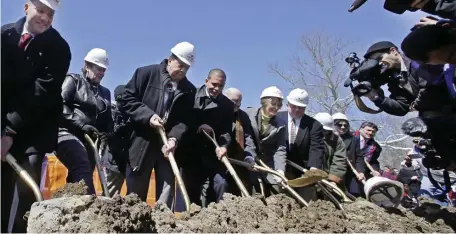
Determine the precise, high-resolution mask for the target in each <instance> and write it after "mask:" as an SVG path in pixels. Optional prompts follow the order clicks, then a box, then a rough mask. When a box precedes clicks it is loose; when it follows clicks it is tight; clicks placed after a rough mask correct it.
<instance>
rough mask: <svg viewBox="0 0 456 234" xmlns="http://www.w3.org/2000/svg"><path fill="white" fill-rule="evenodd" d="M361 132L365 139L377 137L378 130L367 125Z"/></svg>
mask: <svg viewBox="0 0 456 234" xmlns="http://www.w3.org/2000/svg"><path fill="white" fill-rule="evenodd" d="M359 132H360V133H361V136H363V137H364V139H372V138H374V137H375V133H376V132H377V130H375V128H373V127H369V126H366V127H364V128H361V129H360V130H359Z"/></svg>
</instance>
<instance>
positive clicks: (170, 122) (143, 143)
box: [116, 59, 196, 170]
mask: <svg viewBox="0 0 456 234" xmlns="http://www.w3.org/2000/svg"><path fill="white" fill-rule="evenodd" d="M167 64H168V60H166V59H165V60H163V61H162V62H161V63H160V64H154V65H149V66H145V67H140V68H138V69H136V71H135V73H134V74H133V77H132V78H131V80H130V81H128V83H127V84H126V85H125V88H124V91H123V92H122V94H121V95H120V98H119V99H117V98H116V100H117V105H118V106H119V109H121V110H122V111H124V112H125V113H126V114H127V115H128V116H129V117H130V120H131V123H132V127H133V133H132V136H131V145H130V149H129V163H130V166H131V167H132V168H133V170H139V169H140V166H141V164H142V161H143V158H144V156H145V155H146V153H147V149H148V148H149V146H154V147H160V148H161V146H162V145H163V143H162V141H161V138H160V135H159V134H158V131H157V130H156V129H154V128H152V127H151V126H150V124H149V122H150V118H151V117H152V116H153V115H154V114H157V115H159V116H160V117H161V118H162V119H163V118H164V114H165V112H166V109H169V110H170V111H169V117H168V119H167V121H166V123H165V130H166V133H167V135H168V137H169V138H171V137H174V138H176V139H177V142H178V147H179V141H180V140H181V137H182V135H183V134H184V133H185V132H186V131H187V129H188V128H189V126H192V125H193V123H194V122H193V116H192V107H193V103H194V100H195V89H196V88H195V86H194V85H193V84H192V83H191V82H190V81H189V80H188V79H187V78H185V79H183V80H181V81H180V82H179V83H178V85H177V89H176V90H175V92H174V97H173V99H172V103H171V105H170V106H169V108H165V104H164V96H165V85H166V84H167V83H168V82H170V81H171V77H170V75H169V73H168V71H167V70H166V66H167Z"/></svg>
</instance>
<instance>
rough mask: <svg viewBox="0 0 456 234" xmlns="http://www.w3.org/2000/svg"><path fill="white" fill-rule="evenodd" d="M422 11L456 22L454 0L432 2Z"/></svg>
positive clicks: (434, 0) (433, 0)
mask: <svg viewBox="0 0 456 234" xmlns="http://www.w3.org/2000/svg"><path fill="white" fill-rule="evenodd" d="M421 10H422V11H424V12H426V13H429V14H433V15H438V16H440V17H442V18H448V19H452V20H456V1H454V0H431V1H429V2H428V3H427V4H426V5H425V6H424V7H423V8H422V9H421Z"/></svg>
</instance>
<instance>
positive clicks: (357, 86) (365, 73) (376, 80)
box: [344, 52, 387, 96]
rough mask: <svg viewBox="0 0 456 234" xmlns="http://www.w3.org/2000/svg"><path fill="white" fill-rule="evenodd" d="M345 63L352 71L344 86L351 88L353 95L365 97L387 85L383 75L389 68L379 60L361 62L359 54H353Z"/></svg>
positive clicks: (368, 59)
mask: <svg viewBox="0 0 456 234" xmlns="http://www.w3.org/2000/svg"><path fill="white" fill-rule="evenodd" d="M345 62H346V63H348V64H349V65H350V67H351V68H352V70H351V71H350V75H349V77H348V78H347V80H346V81H345V82H344V86H345V87H349V86H350V88H351V90H352V92H353V94H355V95H357V96H364V95H366V94H368V93H369V92H370V91H372V90H373V89H379V88H380V87H381V86H382V85H384V84H386V83H387V79H385V77H384V76H385V75H384V74H383V73H384V72H385V71H386V69H387V66H386V65H381V64H380V62H379V61H378V60H376V59H371V58H367V59H364V60H362V61H361V59H360V58H358V56H357V54H356V53H355V52H352V53H350V54H349V56H348V57H346V58H345Z"/></svg>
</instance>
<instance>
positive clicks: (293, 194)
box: [229, 158, 309, 206]
mask: <svg viewBox="0 0 456 234" xmlns="http://www.w3.org/2000/svg"><path fill="white" fill-rule="evenodd" d="M229 160H230V161H231V162H232V163H235V164H237V165H239V166H243V167H247V168H252V165H251V164H249V163H246V162H243V161H239V160H236V159H232V158H230V159H229ZM258 161H259V162H260V164H262V166H259V165H253V169H256V170H258V171H263V172H267V173H270V174H273V175H276V176H278V177H280V178H281V179H282V183H281V185H282V187H284V188H285V189H286V190H287V191H288V192H290V194H291V195H292V196H293V197H295V199H296V200H298V202H299V203H300V204H301V205H303V206H309V204H308V203H307V202H306V201H305V200H304V199H303V198H302V197H301V196H299V194H298V193H297V192H296V191H294V190H293V189H292V188H291V187H290V185H288V184H287V182H285V181H287V178H285V176H283V175H282V174H280V173H279V172H278V171H275V170H272V169H271V168H269V167H268V166H267V165H266V164H264V163H263V162H262V161H261V160H258ZM288 182H290V181H288ZM292 184H294V185H303V186H306V185H307V184H308V181H305V180H301V181H296V180H295V181H294V182H292ZM303 186H298V187H303Z"/></svg>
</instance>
